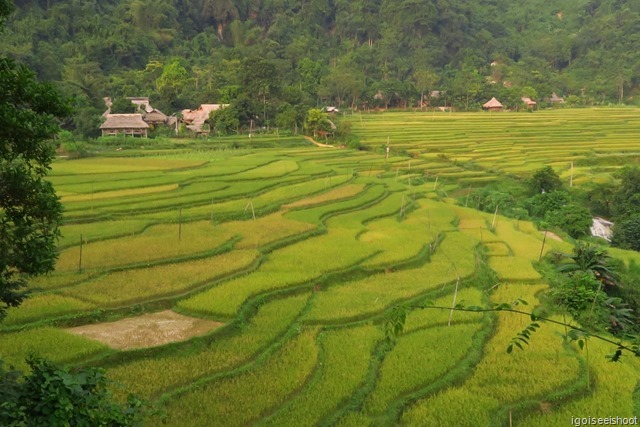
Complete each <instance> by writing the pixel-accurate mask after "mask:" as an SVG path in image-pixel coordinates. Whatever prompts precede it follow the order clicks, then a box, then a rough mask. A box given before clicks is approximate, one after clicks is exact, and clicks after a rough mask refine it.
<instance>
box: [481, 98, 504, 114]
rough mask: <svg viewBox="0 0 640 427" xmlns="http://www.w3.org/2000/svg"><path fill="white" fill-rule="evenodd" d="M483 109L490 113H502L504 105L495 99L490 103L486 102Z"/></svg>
mask: <svg viewBox="0 0 640 427" xmlns="http://www.w3.org/2000/svg"><path fill="white" fill-rule="evenodd" d="M482 108H484V109H485V110H488V111H502V104H501V103H500V101H498V100H497V99H496V98H495V97H493V98H491V99H490V100H489V101H487V102H485V103H484V105H483V106H482Z"/></svg>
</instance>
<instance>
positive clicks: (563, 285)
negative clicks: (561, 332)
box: [551, 272, 605, 318]
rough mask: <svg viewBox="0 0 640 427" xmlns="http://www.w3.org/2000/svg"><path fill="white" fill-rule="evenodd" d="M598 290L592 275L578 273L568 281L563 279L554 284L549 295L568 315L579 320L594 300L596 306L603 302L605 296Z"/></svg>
mask: <svg viewBox="0 0 640 427" xmlns="http://www.w3.org/2000/svg"><path fill="white" fill-rule="evenodd" d="M599 288H600V282H599V281H598V280H597V279H596V278H595V276H594V275H593V273H591V272H579V273H577V274H575V275H573V276H572V277H571V278H570V279H569V278H564V279H560V280H558V281H557V282H555V283H554V288H553V289H552V291H551V295H552V296H553V297H554V298H555V300H556V302H557V303H558V304H560V305H561V306H563V307H565V308H566V309H567V311H568V312H569V314H571V315H572V316H574V317H576V318H581V317H582V315H583V314H584V313H585V311H586V310H587V309H588V308H589V307H591V304H593V301H594V300H596V303H597V304H598V306H600V305H601V304H602V303H603V302H604V299H605V295H604V293H602V292H599Z"/></svg>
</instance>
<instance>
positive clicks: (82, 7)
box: [0, 0, 640, 135]
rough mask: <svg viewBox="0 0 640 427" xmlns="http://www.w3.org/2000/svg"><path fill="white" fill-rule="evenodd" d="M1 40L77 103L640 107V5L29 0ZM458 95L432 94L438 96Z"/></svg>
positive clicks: (81, 109)
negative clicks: (526, 101) (554, 98)
mask: <svg viewBox="0 0 640 427" xmlns="http://www.w3.org/2000/svg"><path fill="white" fill-rule="evenodd" d="M15 5H16V11H15V13H14V14H13V15H12V17H11V18H10V19H9V22H8V23H7V29H6V30H5V32H4V33H3V34H2V36H1V37H0V49H1V51H2V52H6V53H8V54H9V55H10V56H13V57H15V58H17V59H18V60H19V61H22V62H24V63H26V64H27V65H29V66H30V67H32V68H33V69H34V70H36V72H37V73H38V75H39V77H41V78H44V79H49V80H53V81H58V82H60V84H61V86H62V87H63V88H64V91H65V92H66V93H68V94H69V95H73V96H75V97H76V98H77V105H78V109H77V113H76V116H75V118H74V123H70V124H69V126H71V127H74V128H75V129H76V130H78V131H79V132H80V133H83V134H86V135H91V134H92V132H95V130H96V128H97V125H98V124H99V123H100V122H99V115H100V114H101V113H102V112H103V111H104V105H103V103H102V97H104V96H111V97H113V98H116V99H117V98H118V97H124V96H150V97H151V101H152V103H153V104H154V106H157V108H160V109H162V110H165V112H166V113H172V112H174V111H176V110H178V109H180V108H185V107H195V106H197V105H198V104H199V103H205V102H207V103H233V104H234V105H236V106H239V107H238V109H239V111H241V112H243V116H242V117H240V119H241V122H242V121H243V120H246V119H247V118H249V117H254V118H257V119H258V120H259V121H260V122H262V123H261V124H263V125H280V126H281V127H286V126H287V125H288V124H290V123H295V122H296V118H297V117H298V116H300V115H303V114H304V112H306V110H307V109H308V108H309V107H311V106H315V105H321V104H335V105H339V106H340V105H342V106H345V105H347V106H356V107H360V108H362V107H401V108H402V107H408V106H417V105H418V104H419V103H420V100H421V99H424V101H425V103H427V102H430V104H431V105H444V104H447V105H449V104H453V105H454V106H457V107H459V108H461V109H477V108H478V107H479V105H480V104H481V103H482V102H484V101H486V100H487V99H488V98H489V97H491V96H497V97H499V99H500V100H501V101H502V102H503V103H504V104H506V105H507V106H514V105H515V104H517V103H518V102H519V99H520V97H521V96H523V95H526V96H530V97H532V98H534V99H536V100H539V101H540V100H543V99H544V98H548V97H549V96H550V95H551V93H552V92H556V93H558V94H559V95H561V96H564V97H565V99H566V100H567V101H568V103H570V104H572V103H573V104H585V105H593V104H607V103H618V102H624V103H635V102H636V95H637V91H638V86H639V84H640V81H639V80H638V70H639V68H640V53H639V52H638V51H637V49H636V47H637V44H638V38H639V36H640V0H558V1H553V2H552V1H548V0H526V1H521V2H513V1H509V0H473V1H463V0H367V1H364V0H348V1H347V0H303V1H291V0H237V1H232V0H101V1H97V0H62V1H52V0H16V1H15ZM435 90H438V91H444V93H443V96H441V97H439V98H438V99H429V97H430V96H429V95H430V93H431V92H432V91H435Z"/></svg>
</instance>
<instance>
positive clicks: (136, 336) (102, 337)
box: [67, 310, 223, 350]
mask: <svg viewBox="0 0 640 427" xmlns="http://www.w3.org/2000/svg"><path fill="white" fill-rule="evenodd" d="M221 325H223V323H220V322H213V321H210V320H203V319H198V318H195V317H188V316H183V315H182V314H178V313H175V312H173V311H171V310H165V311H161V312H159V313H148V314H143V315H142V316H137V317H130V318H128V319H122V320H118V321H116V322H108V323H98V324H95V325H86V326H79V327H77V328H70V329H67V331H68V332H71V333H73V334H76V335H82V336H85V337H87V338H91V339H94V340H97V341H100V342H103V343H105V344H107V345H108V346H109V347H112V348H115V349H118V350H127V349H132V348H144V347H153V346H156V345H162V344H168V343H170V342H175V341H184V340H186V339H189V338H191V337H194V336H197V335H203V334H205V333H207V332H209V331H210V330H212V329H215V328H217V327H219V326H221Z"/></svg>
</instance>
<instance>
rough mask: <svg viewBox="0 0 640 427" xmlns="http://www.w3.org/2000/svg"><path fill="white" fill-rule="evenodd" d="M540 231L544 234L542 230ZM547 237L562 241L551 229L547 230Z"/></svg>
mask: <svg viewBox="0 0 640 427" xmlns="http://www.w3.org/2000/svg"><path fill="white" fill-rule="evenodd" d="M540 233H542V234H544V233H545V232H544V231H541V232H540ZM547 237H550V238H552V239H553V240H557V241H559V242H562V237H560V236H558V235H557V234H556V233H554V232H552V231H547Z"/></svg>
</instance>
